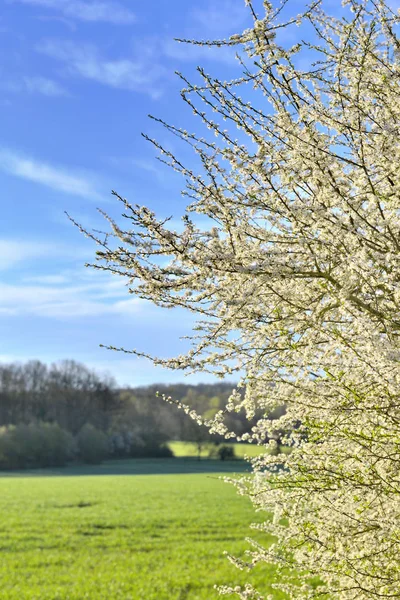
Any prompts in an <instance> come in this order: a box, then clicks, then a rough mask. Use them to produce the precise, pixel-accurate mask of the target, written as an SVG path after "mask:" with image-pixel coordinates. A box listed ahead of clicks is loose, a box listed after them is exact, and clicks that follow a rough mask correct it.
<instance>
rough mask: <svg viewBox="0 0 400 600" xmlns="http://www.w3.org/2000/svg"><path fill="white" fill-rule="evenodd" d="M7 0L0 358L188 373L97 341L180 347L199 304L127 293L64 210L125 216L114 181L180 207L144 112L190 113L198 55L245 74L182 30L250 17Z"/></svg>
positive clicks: (221, 9) (235, 1)
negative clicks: (169, 307) (186, 91)
mask: <svg viewBox="0 0 400 600" xmlns="http://www.w3.org/2000/svg"><path fill="white" fill-rule="evenodd" d="M393 2H394V5H396V6H398V0H393ZM326 3H327V4H329V5H331V7H334V10H336V8H339V6H340V5H339V1H338V0H327V2H326ZM0 4H1V7H2V11H1V16H0V45H1V52H0V57H1V58H0V103H1V115H2V127H1V135H0V186H1V188H0V189H1V209H2V210H1V221H0V361H2V362H5V361H14V360H20V361H24V360H28V359H32V358H38V359H40V360H43V361H45V362H52V361H55V360H59V359H64V358H74V359H77V360H80V361H83V362H85V363H86V364H88V365H89V366H91V367H94V368H96V369H99V370H107V371H108V372H110V373H111V374H113V375H114V376H115V377H116V379H117V380H118V381H119V382H120V383H121V384H131V385H141V384H147V383H153V382H167V381H178V380H183V375H182V374H179V373H175V372H168V371H166V370H163V369H159V368H157V369H156V368H154V367H153V366H152V365H151V363H149V362H147V361H144V360H138V359H135V358H133V357H132V358H130V357H129V356H126V355H121V354H118V353H114V352H109V351H107V350H104V349H101V348H99V344H100V343H103V344H111V345H115V346H118V347H119V346H124V347H126V348H128V349H129V348H138V349H141V350H143V351H144V352H150V353H155V354H159V355H161V356H172V355H174V354H176V353H181V352H182V351H183V350H184V348H185V342H182V341H180V340H179V337H180V336H182V335H186V334H188V333H189V332H190V330H191V325H192V317H190V316H188V315H186V314H184V313H182V312H174V311H168V312H166V313H165V311H163V310H161V309H157V308H156V307H153V306H152V305H151V304H149V303H146V302H144V301H141V300H139V299H135V298H132V296H128V294H127V293H126V289H125V288H124V286H123V284H122V283H123V282H121V281H120V280H118V279H116V278H112V277H107V276H106V275H105V274H102V273H99V272H94V271H91V270H89V269H85V267H84V263H85V262H86V261H91V260H92V259H93V257H94V252H95V246H93V244H92V243H91V242H90V241H89V240H87V239H85V238H84V237H83V236H82V235H81V234H80V233H79V232H78V231H77V230H76V229H75V228H74V227H73V226H72V225H71V223H70V222H69V221H68V219H67V217H66V216H65V214H64V211H67V212H68V213H70V214H71V215H72V216H73V217H74V218H75V219H76V220H77V221H79V222H81V223H82V224H83V225H85V226H87V227H90V226H93V227H102V225H103V223H102V221H101V220H100V217H99V215H98V213H97V212H96V208H97V207H102V208H103V209H105V210H106V211H107V212H109V213H111V214H112V215H114V216H115V215H117V214H118V209H119V206H117V204H116V202H115V201H114V200H113V199H112V197H111V194H110V191H111V189H116V190H117V191H118V192H119V193H120V194H121V195H123V196H125V197H127V198H128V199H129V200H130V201H132V202H133V203H139V204H144V205H148V206H150V207H151V208H153V209H155V210H156V211H157V212H158V213H159V214H160V215H162V216H169V215H173V216H174V218H176V219H179V218H180V216H181V215H182V213H183V210H184V205H183V200H182V198H181V195H180V190H181V188H182V186H183V182H182V180H181V179H180V178H179V176H178V175H175V174H174V173H173V172H170V171H169V170H168V169H167V168H166V167H164V166H163V165H161V164H160V163H159V162H158V161H157V160H156V158H155V152H154V149H153V148H152V147H151V145H149V144H148V143H147V142H146V141H145V140H144V139H143V138H142V137H141V135H140V133H141V132H142V131H144V132H146V133H147V134H148V135H149V136H150V137H155V138H157V139H158V140H159V141H160V142H161V143H162V144H165V145H166V147H168V148H170V149H172V150H174V144H175V143H176V142H174V140H173V139H172V140H171V139H169V138H168V137H167V136H166V133H165V131H164V130H163V129H160V128H159V127H158V126H157V125H156V123H154V122H153V121H150V120H149V119H148V118H147V115H148V113H152V114H154V115H156V116H158V117H161V118H163V119H164V120H166V121H168V122H171V123H173V124H177V125H183V126H184V127H188V129H189V128H191V126H192V125H193V117H192V115H191V113H190V110H189V109H188V108H186V107H185V105H184V104H183V103H182V101H181V99H180V96H179V90H180V88H181V83H180V81H179V79H178V78H177V77H176V75H175V74H174V71H175V70H178V71H181V72H183V73H184V74H185V75H187V76H188V77H189V79H193V77H195V67H196V65H197V64H201V65H203V66H204V67H205V68H206V70H208V71H210V72H212V73H213V74H217V75H221V74H222V75H223V76H224V77H225V78H229V76H230V75H231V74H232V75H233V74H237V70H236V69H235V63H234V60H233V58H232V54H230V52H229V51H226V49H222V50H221V51H218V49H216V50H212V51H208V50H204V49H201V48H198V47H194V46H190V47H188V46H185V45H182V44H177V43H176V42H174V41H173V38H174V37H184V38H196V39H204V38H215V37H217V38H219V37H224V36H229V35H231V34H233V33H237V32H240V31H242V30H243V29H244V28H246V26H247V25H248V13H247V11H246V10H245V8H244V2H242V0H146V1H139V0H136V1H134V0H0ZM297 8H300V7H298V6H297V0H296V10H297ZM294 29H296V28H294ZM291 41H293V40H291ZM180 156H181V155H180ZM183 158H184V159H185V160H187V161H190V160H192V157H190V156H188V157H183ZM204 380H207V378H206V377H204V376H203V375H198V376H196V377H195V378H194V379H191V381H204Z"/></svg>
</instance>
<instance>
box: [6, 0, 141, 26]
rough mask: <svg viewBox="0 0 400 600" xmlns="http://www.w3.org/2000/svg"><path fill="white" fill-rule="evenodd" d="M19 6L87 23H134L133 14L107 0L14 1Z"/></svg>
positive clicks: (120, 5)
mask: <svg viewBox="0 0 400 600" xmlns="http://www.w3.org/2000/svg"><path fill="white" fill-rule="evenodd" d="M14 2H19V3H20V4H30V5H32V6H38V7H43V8H49V9H54V10H58V11H59V12H61V13H62V14H63V15H65V16H66V17H70V18H73V19H78V20H80V21H89V22H99V21H100V22H101V21H103V22H105V23H114V24H116V25H130V24H132V23H134V22H135V20H136V18H135V15H134V13H133V12H132V11H131V10H129V9H128V8H125V7H124V6H122V4H120V3H118V2H108V1H107V0H103V1H101V0H99V1H97V0H92V1H91V2H90V1H87V0H85V1H84V0H14Z"/></svg>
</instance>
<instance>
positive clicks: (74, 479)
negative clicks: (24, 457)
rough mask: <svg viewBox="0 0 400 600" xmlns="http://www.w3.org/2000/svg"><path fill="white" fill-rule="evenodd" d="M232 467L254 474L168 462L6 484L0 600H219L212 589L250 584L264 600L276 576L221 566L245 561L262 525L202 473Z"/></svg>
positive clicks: (1, 505)
mask: <svg viewBox="0 0 400 600" xmlns="http://www.w3.org/2000/svg"><path fill="white" fill-rule="evenodd" d="M233 466H234V467H235V470H236V471H240V470H244V469H246V468H248V467H247V465H246V463H243V464H242V463H241V462H240V461H237V462H236V463H235V462H232V463H230V465H229V464H228V463H226V464H224V463H222V464H221V462H220V461H206V460H204V461H197V460H193V459H192V460H190V459H186V460H182V459H164V460H162V459H161V460H158V461H156V460H153V461H150V460H142V461H141V460H136V461H134V460H131V461H118V462H114V463H105V464H104V465H99V466H97V467H75V468H69V469H63V470H53V471H42V472H41V471H34V472H33V471H31V472H25V473H13V474H9V475H6V474H3V475H4V476H3V477H0V515H1V517H0V530H1V536H0V550H1V561H0V590H1V591H0V597H1V598H2V600H9V599H10V600H11V599H13V600H17V599H18V600H24V599H28V598H29V599H30V600H33V599H35V600H50V599H51V600H56V599H57V600H58V599H60V600H61V599H70V600H82V599H84V598H89V599H93V600H96V599H99V598H102V599H107V600H113V599H126V600H128V599H138V600H186V599H188V600H195V599H196V600H200V599H202V600H203V599H204V600H206V599H207V600H212V599H213V598H218V594H217V592H216V591H215V590H214V589H213V585H214V583H218V584H231V583H234V584H240V583H243V582H244V581H246V580H247V579H248V578H249V577H251V580H252V581H253V582H257V583H258V584H259V585H260V587H261V588H262V590H263V591H265V592H267V591H268V590H269V589H270V588H269V583H268V582H269V581H270V580H271V577H272V571H271V569H270V568H269V567H267V566H260V567H259V568H258V567H257V568H256V569H254V570H253V571H252V573H251V576H249V575H248V574H247V573H244V572H242V571H238V570H237V569H236V568H235V567H234V566H233V565H231V563H230V562H229V561H228V560H227V558H226V557H225V556H223V551H224V550H228V551H229V552H230V553H232V554H236V555H242V556H243V552H244V550H245V549H246V548H247V547H248V544H247V543H246V542H245V541H244V538H245V537H246V536H248V535H249V534H251V532H250V530H249V529H248V526H249V524H250V523H251V522H253V521H254V520H257V518H258V519H259V520H260V519H261V518H262V517H261V515H255V513H254V510H253V508H252V506H251V504H250V502H249V500H248V499H246V498H243V497H240V496H238V495H237V494H236V491H235V489H234V488H233V487H232V486H231V485H229V484H226V483H224V482H223V481H221V480H220V479H219V478H218V476H217V474H216V473H212V472H209V473H205V472H203V473H201V472H199V471H200V470H201V469H203V471H207V470H209V469H211V470H212V469H215V468H216V467H219V468H220V469H221V468H224V469H225V470H226V471H229V470H233ZM196 469H197V470H198V472H194V473H191V474H188V473H185V471H189V472H190V471H193V470H194V471H195V470H196ZM179 470H180V472H181V474H177V472H178V471H179ZM171 471H172V474H171ZM44 473H46V476H44ZM111 473H116V474H111ZM141 473H147V474H141ZM151 473H153V474H151ZM160 473H170V474H160ZM253 534H254V535H255V532H253ZM260 535H262V534H258V539H260ZM264 539H265V536H264ZM279 597H281V596H276V598H279ZM282 597H283V596H282Z"/></svg>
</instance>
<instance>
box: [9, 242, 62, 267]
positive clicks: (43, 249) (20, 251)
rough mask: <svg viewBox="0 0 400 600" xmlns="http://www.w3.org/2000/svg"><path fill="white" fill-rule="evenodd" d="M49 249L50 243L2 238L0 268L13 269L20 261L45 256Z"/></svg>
mask: <svg viewBox="0 0 400 600" xmlns="http://www.w3.org/2000/svg"><path fill="white" fill-rule="evenodd" d="M49 251H50V247H49V245H48V244H43V243H40V242H26V241H24V240H15V239H14V240H0V270H1V271H4V270H6V269H12V268H13V267H15V266H16V265H18V264H20V263H24V262H28V261H31V260H32V259H36V258H40V257H43V256H45V255H46V254H47V253H48V252H49Z"/></svg>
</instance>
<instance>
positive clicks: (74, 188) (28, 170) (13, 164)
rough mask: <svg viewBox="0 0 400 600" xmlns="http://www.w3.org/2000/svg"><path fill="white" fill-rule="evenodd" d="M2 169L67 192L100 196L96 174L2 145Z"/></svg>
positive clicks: (83, 195) (86, 196)
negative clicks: (30, 155) (43, 160)
mask: <svg viewBox="0 0 400 600" xmlns="http://www.w3.org/2000/svg"><path fill="white" fill-rule="evenodd" d="M0 170H1V171H3V172H4V173H8V174H10V175H14V176H15V177H19V178H21V179H27V180H28V181H33V182H34V183H39V184H41V185H45V186H46V187H49V188H51V189H53V190H56V191H59V192H64V193H66V194H72V195H74V196H80V197H82V198H93V199H99V198H100V195H99V193H98V191H97V190H96V186H95V183H94V176H92V175H88V174H82V173H81V172H75V171H72V170H70V169H65V168H63V167H59V166H55V165H51V164H49V163H46V162H42V161H40V160H37V159H35V158H32V157H29V156H25V155H22V154H19V153H17V152H14V151H12V150H9V149H7V148H1V147H0Z"/></svg>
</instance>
